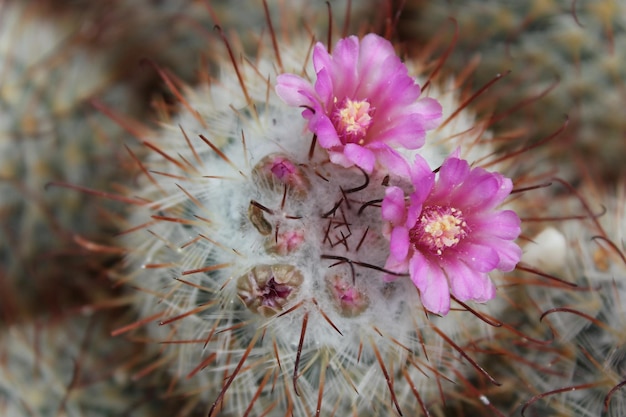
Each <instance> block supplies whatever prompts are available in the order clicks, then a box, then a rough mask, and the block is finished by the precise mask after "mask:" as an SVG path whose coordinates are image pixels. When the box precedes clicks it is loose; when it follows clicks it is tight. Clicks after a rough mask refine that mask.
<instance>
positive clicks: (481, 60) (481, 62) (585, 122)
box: [398, 0, 626, 181]
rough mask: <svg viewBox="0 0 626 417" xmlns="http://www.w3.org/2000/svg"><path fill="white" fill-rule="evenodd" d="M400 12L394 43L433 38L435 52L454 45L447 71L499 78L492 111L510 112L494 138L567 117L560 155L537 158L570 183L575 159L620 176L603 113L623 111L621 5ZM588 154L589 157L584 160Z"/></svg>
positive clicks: (610, 122)
mask: <svg viewBox="0 0 626 417" xmlns="http://www.w3.org/2000/svg"><path fill="white" fill-rule="evenodd" d="M405 10H406V13H404V14H403V15H402V19H401V21H400V24H399V27H398V31H399V33H400V36H401V37H402V38H403V39H406V40H407V41H409V42H414V41H415V40H416V39H423V40H424V41H426V40H428V39H432V38H433V34H438V35H436V36H439V37H441V38H442V39H445V40H443V41H442V42H441V46H440V49H441V50H445V49H447V48H448V46H449V45H450V42H453V43H454V44H455V47H454V50H453V51H452V53H451V54H450V55H449V58H448V59H447V60H446V66H445V69H446V70H447V71H450V72H453V73H460V72H462V71H466V70H470V71H471V72H472V74H473V75H472V77H471V78H472V79H473V80H474V82H475V83H476V85H481V84H482V83H484V82H486V81H487V80H489V79H490V78H491V77H493V76H495V75H496V74H503V75H506V78H508V79H509V85H510V88H508V89H503V90H501V91H502V92H501V93H500V97H501V103H502V104H503V105H506V106H510V107H516V108H517V109H518V110H517V111H516V113H515V114H513V115H511V116H510V117H507V118H506V119H505V122H506V125H503V124H502V123H498V124H497V125H496V127H497V128H498V129H497V132H496V133H498V132H499V131H500V129H499V128H500V127H501V128H504V130H509V129H511V127H512V126H513V125H514V124H515V125H516V126H518V128H519V129H523V130H525V131H527V132H529V133H530V134H531V135H533V136H534V137H535V138H536V137H541V136H545V135H546V134H547V133H548V132H550V131H552V130H553V129H555V128H556V127H557V126H559V125H560V124H561V123H562V119H563V117H564V115H568V116H569V119H570V120H571V126H570V129H569V134H568V137H569V140H568V145H569V146H568V148H567V149H568V151H567V152H563V150H562V148H561V147H554V148H551V150H550V152H549V153H548V152H546V151H544V154H545V156H544V157H546V161H547V163H557V164H558V165H559V167H560V168H561V175H564V176H565V175H566V176H567V178H568V179H570V180H578V179H579V174H578V171H577V167H576V164H575V163H572V161H573V159H576V158H578V159H585V160H586V162H587V163H588V164H593V169H594V170H596V171H597V172H601V173H603V175H604V178H605V179H606V180H608V181H615V180H616V179H617V178H618V177H619V175H621V174H623V170H622V169H621V168H620V163H619V161H618V160H617V159H616V158H615V155H621V154H623V152H624V149H625V148H624V145H623V142H624V141H623V136H624V132H625V131H626V125H625V124H624V122H623V120H622V119H620V118H619V117H616V114H617V113H615V112H614V111H613V110H614V109H616V108H619V107H621V106H623V103H624V96H623V94H622V93H621V91H622V90H623V87H624V82H623V80H624V79H625V76H626V67H625V66H624V65H623V62H624V59H623V52H622V51H623V50H624V48H623V44H624V33H625V32H624V25H625V23H626V22H625V21H624V18H623V17H624V15H625V13H624V11H625V10H624V5H623V3H621V2H620V1H615V0H601V1H569V0H558V1H548V2H542V1H527V2H497V1H491V2H487V3H485V2H470V3H463V2H456V3H455V2H443V3H442V2H437V1H426V2H424V1H409V2H407V4H406V7H405ZM455 25H456V27H457V30H456V32H455V29H454V27H455ZM436 36H435V37H436ZM420 44H421V43H420V42H416V43H415V46H416V48H415V51H414V53H417V54H419V52H420V49H421V48H420V47H419V45H420ZM537 45H542V47H541V48H539V47H537ZM468 63H469V65H468ZM531 103H532V104H531ZM598 138H602V140H598ZM572 151H573V152H574V153H575V155H576V158H572V157H571V155H572ZM588 152H591V153H592V154H593V155H594V156H595V157H594V158H593V160H592V161H589V160H587V158H586V155H587V153H588ZM596 161H602V162H601V163H596Z"/></svg>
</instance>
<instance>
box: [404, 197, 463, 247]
mask: <svg viewBox="0 0 626 417" xmlns="http://www.w3.org/2000/svg"><path fill="white" fill-rule="evenodd" d="M467 232H468V226H467V223H466V222H465V219H464V218H463V213H462V212H461V210H458V209H455V208H454V207H441V206H429V207H424V209H423V210H422V215H421V216H420V218H419V219H418V220H417V222H416V223H415V226H413V228H412V229H411V230H410V231H409V239H410V241H411V243H412V244H413V246H415V248H416V249H427V250H429V251H430V252H431V253H434V254H437V255H441V254H443V251H444V250H446V249H447V248H453V247H455V246H456V245H457V244H458V243H459V242H460V241H461V240H462V239H463V238H464V237H465V236H467Z"/></svg>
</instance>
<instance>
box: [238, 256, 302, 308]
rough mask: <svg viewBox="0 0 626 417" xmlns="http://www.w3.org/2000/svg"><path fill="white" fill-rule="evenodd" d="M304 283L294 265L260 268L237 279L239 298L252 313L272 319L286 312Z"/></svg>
mask: <svg viewBox="0 0 626 417" xmlns="http://www.w3.org/2000/svg"><path fill="white" fill-rule="evenodd" d="M302 281H303V277H302V273H301V272H300V271H299V270H298V269H296V268H295V267H294V266H292V265H285V264H277V265H257V266H255V267H253V268H252V269H250V271H248V272H247V273H246V274H244V275H242V276H240V277H239V278H238V279H237V295H238V296H239V298H240V299H241V301H243V303H244V304H245V305H246V307H248V308H249V309H250V310H251V311H253V312H255V313H258V314H260V315H262V316H264V317H271V316H273V315H275V314H277V313H279V312H281V311H283V307H284V306H285V305H286V304H287V303H288V302H289V301H290V300H291V299H293V297H294V296H295V294H296V293H297V290H298V288H300V284H302Z"/></svg>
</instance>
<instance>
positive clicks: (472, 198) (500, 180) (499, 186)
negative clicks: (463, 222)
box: [451, 168, 511, 211]
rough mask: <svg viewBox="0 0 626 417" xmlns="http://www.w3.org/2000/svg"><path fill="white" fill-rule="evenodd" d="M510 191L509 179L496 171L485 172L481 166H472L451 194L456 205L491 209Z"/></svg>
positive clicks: (475, 208) (476, 208) (474, 208)
mask: <svg viewBox="0 0 626 417" xmlns="http://www.w3.org/2000/svg"><path fill="white" fill-rule="evenodd" d="M510 192H511V180H509V179H508V178H505V177H503V176H502V175H500V174H498V173H491V172H487V171H485V170H484V169H482V168H474V169H473V170H472V171H471V173H470V175H469V176H468V177H467V179H466V180H465V181H464V183H463V185H462V187H459V188H458V189H457V190H456V191H455V192H454V193H453V195H452V196H451V201H453V204H455V205H456V206H457V207H464V208H465V209H468V208H469V209H472V210H482V211H485V210H491V209H492V208H494V207H495V206H497V205H499V204H500V203H502V201H503V200H504V199H505V198H506V196H508V195H509V194H510Z"/></svg>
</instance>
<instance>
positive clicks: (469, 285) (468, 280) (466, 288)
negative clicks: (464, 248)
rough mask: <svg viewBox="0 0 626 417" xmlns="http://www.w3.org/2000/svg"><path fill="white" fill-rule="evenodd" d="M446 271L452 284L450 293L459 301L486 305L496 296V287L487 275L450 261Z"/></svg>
mask: <svg viewBox="0 0 626 417" xmlns="http://www.w3.org/2000/svg"><path fill="white" fill-rule="evenodd" d="M445 271H446V274H447V276H448V280H449V282H450V288H451V290H450V291H451V293H452V295H454V296H455V297H456V298H457V299H458V300H459V301H468V300H473V301H477V302H479V303H484V302H485V301H488V300H491V299H492V298H494V297H495V295H496V286H495V285H494V284H493V282H492V281H491V279H489V276H488V275H487V274H486V273H484V272H478V271H476V270H474V269H472V268H470V267H468V266H467V265H465V264H464V263H463V262H461V261H458V260H454V259H451V260H449V261H448V262H446V266H445Z"/></svg>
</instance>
